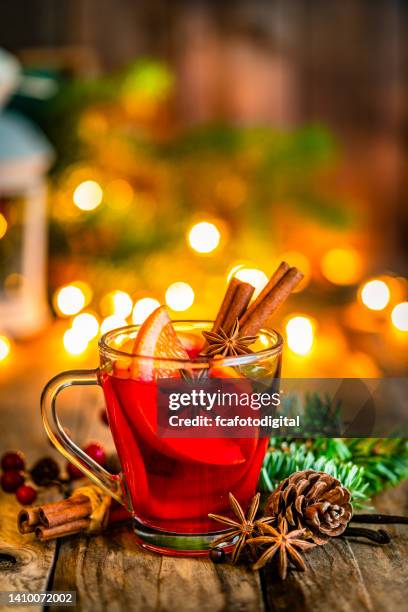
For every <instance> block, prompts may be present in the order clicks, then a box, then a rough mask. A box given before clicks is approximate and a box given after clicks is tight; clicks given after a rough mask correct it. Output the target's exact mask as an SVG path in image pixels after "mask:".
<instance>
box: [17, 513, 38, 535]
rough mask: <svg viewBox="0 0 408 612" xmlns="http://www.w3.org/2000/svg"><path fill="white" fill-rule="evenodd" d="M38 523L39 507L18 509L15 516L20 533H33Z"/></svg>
mask: <svg viewBox="0 0 408 612" xmlns="http://www.w3.org/2000/svg"><path fill="white" fill-rule="evenodd" d="M39 523H40V509H39V508H38V507H37V508H27V509H26V510H20V512H19V514H18V517H17V527H18V530H19V532H20V533H23V534H25V533H33V532H34V531H35V527H36V525H38V524H39Z"/></svg>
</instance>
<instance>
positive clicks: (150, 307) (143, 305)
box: [132, 297, 160, 325]
mask: <svg viewBox="0 0 408 612" xmlns="http://www.w3.org/2000/svg"><path fill="white" fill-rule="evenodd" d="M159 306H160V302H159V301H158V300H155V299H154V298H150V297H144V298H141V299H140V300H138V301H137V302H136V304H135V306H134V308H133V313H132V321H133V323H134V324H135V325H140V323H143V321H145V320H146V319H147V317H148V316H149V315H150V314H152V312H153V311H154V310H156V308H158V307H159Z"/></svg>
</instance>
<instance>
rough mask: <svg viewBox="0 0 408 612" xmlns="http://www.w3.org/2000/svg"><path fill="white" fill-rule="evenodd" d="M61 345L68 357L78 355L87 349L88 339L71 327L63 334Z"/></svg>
mask: <svg viewBox="0 0 408 612" xmlns="http://www.w3.org/2000/svg"><path fill="white" fill-rule="evenodd" d="M63 343H64V347H65V349H66V351H67V352H68V353H69V354H70V355H80V354H81V353H83V352H84V351H85V350H86V349H87V347H88V339H87V338H86V337H85V336H84V335H83V334H82V333H81V332H80V331H78V330H76V329H74V328H71V327H70V328H69V329H67V331H66V332H65V333H64V337H63Z"/></svg>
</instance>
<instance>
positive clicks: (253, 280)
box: [235, 268, 268, 297]
mask: <svg viewBox="0 0 408 612" xmlns="http://www.w3.org/2000/svg"><path fill="white" fill-rule="evenodd" d="M235 276H236V277H237V278H239V280H241V281H243V282H244V283H249V284H250V285H253V286H254V287H255V292H254V297H256V296H257V295H258V294H259V293H260V292H261V291H262V289H263V288H264V287H265V285H266V283H267V282H268V277H267V276H266V274H265V272H262V270H258V269H257V268H239V269H238V271H237V272H236V273H235Z"/></svg>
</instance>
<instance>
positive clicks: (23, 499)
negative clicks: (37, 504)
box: [16, 485, 37, 506]
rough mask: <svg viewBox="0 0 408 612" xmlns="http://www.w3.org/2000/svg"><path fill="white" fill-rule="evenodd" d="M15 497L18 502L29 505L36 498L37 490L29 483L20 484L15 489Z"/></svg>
mask: <svg viewBox="0 0 408 612" xmlns="http://www.w3.org/2000/svg"><path fill="white" fill-rule="evenodd" d="M16 497H17V499H18V501H19V502H20V504H22V505H23V506H29V505H30V504H32V503H33V501H35V500H36V499H37V491H36V490H35V489H34V487H30V486H29V485H21V487H18V489H17V491H16Z"/></svg>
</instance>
